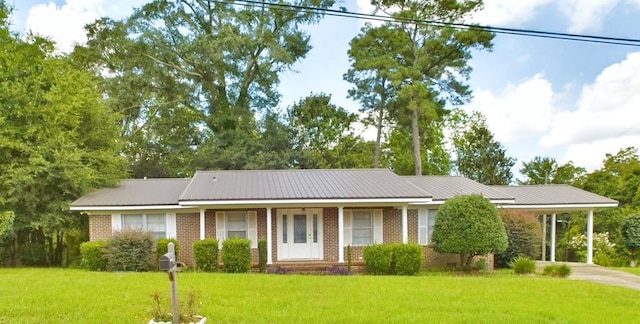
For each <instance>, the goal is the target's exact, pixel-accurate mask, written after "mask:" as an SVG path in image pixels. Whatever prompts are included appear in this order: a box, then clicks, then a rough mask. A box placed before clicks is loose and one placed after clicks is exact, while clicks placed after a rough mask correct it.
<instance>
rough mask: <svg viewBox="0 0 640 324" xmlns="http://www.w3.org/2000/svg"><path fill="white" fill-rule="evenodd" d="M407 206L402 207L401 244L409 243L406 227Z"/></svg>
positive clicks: (407, 228) (407, 227)
mask: <svg viewBox="0 0 640 324" xmlns="http://www.w3.org/2000/svg"><path fill="white" fill-rule="evenodd" d="M407 223H408V222H407V206H402V243H404V244H407V243H409V226H408V225H407Z"/></svg>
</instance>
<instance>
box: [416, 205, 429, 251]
mask: <svg viewBox="0 0 640 324" xmlns="http://www.w3.org/2000/svg"><path fill="white" fill-rule="evenodd" d="M418 244H420V245H427V244H429V210H428V209H426V208H420V209H418Z"/></svg>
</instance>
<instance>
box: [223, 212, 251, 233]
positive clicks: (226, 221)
mask: <svg viewBox="0 0 640 324" xmlns="http://www.w3.org/2000/svg"><path fill="white" fill-rule="evenodd" d="M230 214H243V215H244V229H242V230H240V229H236V228H230V226H229V215H230ZM241 231H244V237H242V236H238V235H233V236H231V235H229V232H241ZM224 232H225V233H224V235H225V238H231V237H240V238H244V239H249V213H248V212H247V211H246V210H233V211H225V212H224Z"/></svg>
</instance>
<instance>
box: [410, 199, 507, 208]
mask: <svg viewBox="0 0 640 324" xmlns="http://www.w3.org/2000/svg"><path fill="white" fill-rule="evenodd" d="M451 198H453V197H451ZM446 201H447V200H431V201H428V202H417V203H416V202H413V203H409V205H412V206H414V205H415V206H421V205H434V206H439V205H442V204H444V203H445V202H446ZM489 202H490V203H492V204H496V205H500V204H514V203H515V202H516V200H515V199H489Z"/></svg>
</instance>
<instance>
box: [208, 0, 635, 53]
mask: <svg viewBox="0 0 640 324" xmlns="http://www.w3.org/2000/svg"><path fill="white" fill-rule="evenodd" d="M207 1H208V2H215V3H221V4H235V5H240V6H244V7H254V8H255V7H263V6H265V5H267V6H269V7H270V8H272V9H275V10H281V11H291V12H298V11H301V10H303V11H307V12H311V13H318V14H323V15H326V16H333V17H342V18H352V19H364V20H370V21H381V22H400V23H412V24H422V25H429V26H434V27H454V28H458V29H484V30H487V31H491V32H493V33H496V34H506V35H517V36H528V37H537V38H547V39H559V40H572V41H579V42H587V43H599V44H610V45H623V46H636V47H640V39H633V38H621V37H608V36H598V35H581V34H571V33H560V32H550V31H540V30H532V29H518V28H507V27H493V26H482V25H473V24H465V23H453V22H442V21H435V20H425V19H416V18H404V17H391V16H382V15H376V14H364V13H357V12H351V11H345V10H337V9H328V8H319V7H311V6H302V5H294V4H288V3H273V2H268V1H256V0H234V1H223V0H207Z"/></svg>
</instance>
